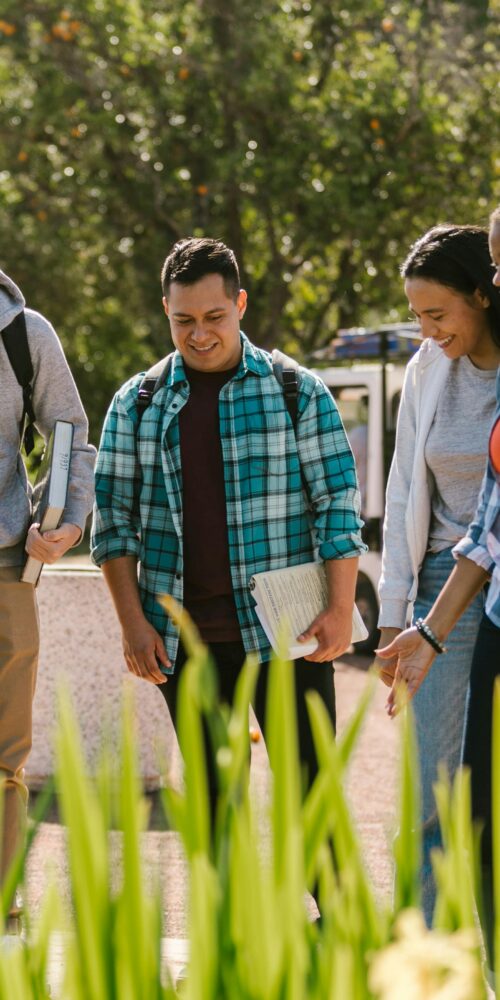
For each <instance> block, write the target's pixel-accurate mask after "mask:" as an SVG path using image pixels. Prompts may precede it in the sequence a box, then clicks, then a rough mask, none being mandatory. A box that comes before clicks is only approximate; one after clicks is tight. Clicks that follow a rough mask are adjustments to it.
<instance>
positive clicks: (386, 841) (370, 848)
mask: <svg viewBox="0 0 500 1000" xmlns="http://www.w3.org/2000/svg"><path fill="white" fill-rule="evenodd" d="M368 662H369V661H368V660H367V659H366V658H362V657H346V658H345V660H344V661H342V662H340V663H338V665H337V669H336V691H337V711H338V728H339V732H342V728H343V726H344V725H345V722H346V719H348V718H349V716H350V715H351V713H352V711H353V709H354V707H355V705H356V703H357V701H358V698H359V696H360V694H361V692H362V690H363V688H364V685H365V684H366V682H367V677H366V669H367V665H368ZM385 697H386V689H385V688H384V687H383V686H382V684H380V685H379V687H378V688H377V691H376V696H375V699H374V703H373V705H372V707H371V710H370V712H369V715H368V718H367V722H366V725H365V728H364V730H363V733H362V735H361V739H360V741H359V744H358V747H357V750H356V752H355V755H354V758H353V761H352V765H351V768H350V771H349V775H348V780H347V789H348V796H349V799H350V801H351V804H352V808H353V812H354V815H355V817H356V819H357V823H358V827H359V832H360V836H361V840H362V844H363V849H364V853H365V857H366V863H367V867H368V870H369V872H370V874H371V878H372V880H373V883H374V885H375V888H376V890H377V892H378V893H379V894H380V896H384V895H389V893H390V890H391V862H390V841H391V837H392V834H393V831H394V816H395V798H396V765H397V759H396V758H397V745H398V726H397V723H394V722H391V721H390V720H389V719H388V718H387V716H386V715H385V713H384V702H385ZM251 791H252V795H253V796H254V797H255V798H256V800H257V803H258V807H259V808H260V807H261V806H263V805H264V804H265V799H266V796H267V795H268V791H269V765H268V761H267V754H266V750H265V747H264V744H263V742H262V741H260V742H259V743H256V744H253V746H252V779H251ZM112 836H116V837H117V846H118V838H119V835H118V834H112ZM143 850H144V861H145V870H146V877H147V878H148V880H151V882H153V881H154V882H155V883H156V882H157V878H158V872H160V873H163V875H164V878H163V884H162V889H163V905H164V921H165V922H164V926H165V930H166V935H167V937H166V939H165V941H164V955H165V961H166V963H167V964H168V965H169V967H170V968H171V970H172V972H173V974H174V976H175V975H177V973H178V972H179V969H180V967H181V966H182V965H184V964H185V961H186V956H187V950H186V945H187V942H186V933H187V931H186V906H185V900H186V879H187V873H186V865H185V860H184V856H183V852H182V849H181V845H180V841H179V838H178V836H177V834H175V833H172V832H162V831H150V832H147V833H145V834H144V837H143ZM49 870H51V871H52V872H53V873H54V874H55V878H56V881H57V883H58V885H59V887H60V889H61V891H62V893H63V895H64V896H65V897H66V898H69V888H68V884H69V883H68V867H67V859H66V853H65V831H64V828H63V827H62V826H61V825H59V824H57V823H43V824H42V825H41V828H40V831H39V833H38V836H37V838H36V840H35V842H34V845H33V848H32V851H31V855H30V858H29V864H28V878H27V902H28V905H29V907H30V911H31V912H32V914H33V915H34V916H36V914H37V912H38V911H39V908H40V904H41V900H42V896H43V892H44V888H45V886H46V884H47V880H48V877H49V875H48V872H49ZM309 905H310V908H311V913H314V912H315V904H314V902H313V901H312V900H310V904H309ZM62 947H63V942H62V939H61V938H60V937H56V938H55V939H54V941H53V942H52V955H51V962H50V980H51V985H52V990H53V995H54V996H57V992H58V987H59V983H60V976H61V969H62V962H61V958H62Z"/></svg>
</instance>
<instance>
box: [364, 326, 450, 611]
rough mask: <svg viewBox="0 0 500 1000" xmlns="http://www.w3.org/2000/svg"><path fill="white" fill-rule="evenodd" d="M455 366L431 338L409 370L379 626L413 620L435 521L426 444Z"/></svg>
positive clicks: (391, 490) (388, 513) (388, 511)
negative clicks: (432, 516)
mask: <svg viewBox="0 0 500 1000" xmlns="http://www.w3.org/2000/svg"><path fill="white" fill-rule="evenodd" d="M449 365H450V362H449V360H448V358H447V357H446V356H445V355H444V354H443V352H442V351H441V350H440V348H439V347H436V345H435V344H434V343H433V342H432V341H431V340H429V339H427V340H425V341H424V343H423V344H422V347H421V348H420V350H419V351H417V353H416V354H415V355H414V356H413V358H412V359H411V361H410V362H409V364H408V368H407V371H406V376H405V381H404V385H403V392H402V395H401V405H400V408H399V416H398V424H397V431H396V447H395V451H394V458H393V460H392V465H391V471H390V473H389V480H388V483H387V493H386V508H385V520H384V546H383V552H382V573H381V576H380V582H379V596H380V615H379V622H378V624H379V627H383V626H387V627H389V626H392V627H394V628H401V629H403V628H405V626H406V624H407V623H408V622H409V620H410V618H411V613H412V608H413V603H414V601H415V597H416V595H417V586H418V575H419V572H420V568H421V566H422V562H423V560H424V556H425V553H426V550H427V543H428V539H429V527H430V519H431V490H430V485H429V472H428V469H427V465H426V462H425V455H424V451H425V443H426V440H427V436H428V434H429V430H430V427H431V424H432V421H433V419H434V414H435V412H436V407H437V404H438V399H439V395H440V392H441V389H442V387H443V385H444V383H445V381H446V376H447V374H448V370H449Z"/></svg>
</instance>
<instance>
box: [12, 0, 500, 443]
mask: <svg viewBox="0 0 500 1000" xmlns="http://www.w3.org/2000/svg"><path fill="white" fill-rule="evenodd" d="M499 14H500V0H490V3H486V2H480V0H479V2H477V0H476V2H474V0H470V2H460V3H457V2H446V0H445V2H441V0H411V2H410V0H399V2H394V3H393V4H391V5H390V6H388V5H387V3H385V2H383V0H362V3H359V2H354V0H343V2H342V3H340V2H339V0H303V2H298V0H282V2H281V3H278V2H275V0H231V3H227V0H182V3H181V2H180V0H75V3H74V4H73V3H68V4H67V5H66V6H64V7H63V6H61V4H60V3H54V2H53V0H24V2H23V4H21V5H19V6H16V7H14V6H12V7H10V8H9V9H7V8H6V7H3V6H2V15H1V19H0V137H1V142H2V150H3V156H2V161H1V163H0V225H1V232H2V237H3V250H2V254H1V257H0V263H1V266H2V267H3V268H4V269H5V270H6V271H7V272H8V273H10V274H11V275H12V276H13V277H14V279H15V280H17V281H18V283H19V284H20V285H21V287H22V288H23V291H24V292H25V294H26V297H27V299H28V302H29V304H30V305H32V306H33V307H35V308H38V309H40V310H41V311H42V312H44V313H45V314H46V315H47V317H48V318H49V319H50V320H51V321H52V322H53V323H54V325H55V326H56V329H57V330H58V332H59V334H60V336H61V338H62V340H63V343H64V345H65V349H66V351H67V354H68V357H69V359H70V362H71V364H72V366H73V368H74V371H75V374H76V377H77V380H78V383H79V386H80V389H81V391H82V395H83V398H84V402H85V404H86V406H87V409H88V412H89V415H90V417H91V427H92V432H93V437H94V439H95V437H96V435H97V434H98V431H99V426H100V423H101V421H102V418H103V416H104V412H105V409H106V406H107V404H108V402H109V399H110V397H111V395H112V393H113V391H114V389H115V388H116V387H117V386H118V385H119V384H120V383H121V382H122V381H123V380H124V379H125V378H127V377H128V375H131V374H133V373H134V372H136V371H139V370H143V369H144V368H146V367H147V366H148V365H149V364H150V363H151V362H152V361H153V360H155V359H156V358H157V357H160V356H161V355H162V354H165V353H167V351H168V349H169V338H168V325H167V323H166V319H165V316H164V314H163V311H162V308H161V301H160V299H161V291H160V284H159V272H160V269H161V265H162V262H163V260H164V258H165V256H166V254H167V253H168V251H169V249H170V247H171V245H172V244H173V242H174V241H175V240H176V239H178V238H180V237H182V236H185V235H191V234H195V235H202V234H203V235H210V236H214V237H218V238H221V239H223V240H225V241H226V242H227V243H228V244H229V245H230V246H232V247H233V249H234V250H235V252H236V254H237V257H238V259H239V262H240V265H241V270H242V276H243V283H244V286H245V287H246V288H247V290H248V292H249V302H250V305H249V309H248V312H247V315H246V317H245V330H246V331H247V332H248V334H249V335H250V336H251V338H252V339H254V340H255V341H256V342H257V343H260V344H263V345H265V346H268V347H270V346H274V345H276V344H279V345H280V346H282V347H284V348H285V349H287V350H289V351H291V352H292V353H295V354H296V355H298V356H302V357H307V354H308V353H309V352H310V351H311V350H312V349H313V348H317V347H320V346H322V345H323V344H325V343H326V342H327V341H328V340H329V339H330V338H331V337H332V335H333V333H334V331H335V329H336V328H337V327H338V326H339V325H340V326H348V325H354V324H360V323H363V324H367V323H370V322H374V321H380V320H384V321H394V320H397V319H398V318H405V317H406V315H407V307H406V306H405V304H404V301H403V296H402V291H401V283H400V278H399V274H398V266H399V263H400V261H401V259H402V258H403V257H404V256H405V254H406V251H407V249H408V247H409V245H410V243H411V242H412V241H413V240H414V239H415V238H416V237H417V236H418V235H420V234H421V233H422V232H423V231H425V229H427V228H428V227H429V226H430V225H433V224H434V223H436V222H438V221H445V220H448V221H454V222H459V223H461V222H476V223H477V222H479V223H485V222H486V220H487V216H488V213H489V211H490V210H491V208H492V207H493V206H494V204H495V200H498V198H499V195H500V143H499V120H500V115H499V110H500V108H499V104H500V100H499V95H498V68H499V67H498V55H497V53H498V49H499V42H500V18H499Z"/></svg>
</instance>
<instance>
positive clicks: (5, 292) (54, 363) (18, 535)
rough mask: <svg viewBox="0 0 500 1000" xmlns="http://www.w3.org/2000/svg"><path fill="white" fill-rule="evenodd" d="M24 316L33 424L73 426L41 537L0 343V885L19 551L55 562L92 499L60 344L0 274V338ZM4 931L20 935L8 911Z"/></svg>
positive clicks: (31, 644)
mask: <svg viewBox="0 0 500 1000" xmlns="http://www.w3.org/2000/svg"><path fill="white" fill-rule="evenodd" d="M23 309H24V310H25V321H26V332H27V339H28V345H29V350H30V354H31V361H32V365H33V379H32V402H33V409H34V412H35V418H36V420H35V426H36V427H37V429H38V430H39V432H40V433H41V435H42V436H43V438H44V439H45V441H47V440H48V438H49V435H50V432H51V430H52V428H53V426H54V423H55V421H56V420H58V419H59V420H68V421H71V422H72V423H73V424H74V439H73V450H72V456H71V467H70V479H69V486H68V496H67V503H66V508H65V511H64V515H63V519H62V524H61V526H60V527H59V528H58V529H57V530H55V531H50V532H46V533H45V534H44V535H43V536H42V535H41V534H40V532H39V531H38V527H37V526H36V525H32V526H31V527H30V518H31V486H30V483H29V480H28V476H27V474H26V468H25V465H24V462H23V459H22V455H21V450H20V449H21V424H22V422H23V393H22V388H21V386H20V385H19V383H18V381H17V379H16V376H15V374H14V371H13V369H12V366H11V363H10V361H9V358H8V356H7V352H6V349H5V345H4V341H3V336H0V385H1V389H2V394H1V395H2V405H1V407H0V785H1V786H3V790H4V804H3V837H2V843H1V853H0V884H1V882H2V880H3V878H4V876H5V874H6V872H7V870H8V868H9V865H10V863H11V862H12V859H13V857H14V855H15V853H16V851H17V849H18V847H19V846H20V844H21V843H22V839H23V836H24V827H25V820H26V812H27V800H28V790H27V787H26V784H25V781H24V765H25V763H26V759H27V757H28V754H29V752H30V749H31V726H32V701H33V695H34V690H35V681H36V671H37V662H38V645H39V635H38V611H37V604H36V596H35V589H34V587H33V586H32V585H31V584H27V583H21V582H20V579H19V578H20V573H21V569H22V565H23V563H24V559H25V549H26V551H27V552H28V553H29V554H30V555H33V556H35V557H36V558H37V559H41V560H42V561H43V562H46V563H53V562H55V561H56V559H59V558H60V556H62V555H63V554H64V553H65V552H66V551H67V550H68V549H69V548H71V546H73V545H75V544H76V543H77V542H78V541H79V539H80V538H81V535H82V532H83V529H84V527H85V521H86V518H87V515H88V514H89V512H90V510H91V507H92V502H93V496H94V475H93V468H94V460H95V448H94V447H93V446H92V445H89V444H88V441H87V436H88V422H87V418H86V416H85V412H84V410H83V407H82V404H81V401H80V397H79V395H78V390H77V388H76V385H75V383H74V380H73V377H72V375H71V372H70V370H69V368H68V364H67V362H66V358H65V356H64V352H63V349H62V347H61V343H60V341H59V339H58V337H57V335H56V333H55V331H54V329H53V327H52V326H51V325H50V323H49V322H48V321H47V320H46V319H44V317H43V316H41V315H40V313H37V312H33V311H32V310H31V309H25V301H24V297H23V295H22V293H21V292H20V290H19V288H18V287H17V286H16V285H15V284H14V282H13V281H11V279H10V278H8V277H7V275H6V274H4V273H3V272H2V271H0V332H2V331H4V330H5V329H6V328H7V327H8V326H10V324H11V323H12V321H13V320H14V318H15V317H16V316H17V315H18V314H19V313H20V312H21V311H22V310H23ZM7 929H8V930H12V931H16V930H18V929H19V919H18V912H17V910H16V908H15V906H14V903H13V906H12V910H11V918H10V920H9V922H8V928H7Z"/></svg>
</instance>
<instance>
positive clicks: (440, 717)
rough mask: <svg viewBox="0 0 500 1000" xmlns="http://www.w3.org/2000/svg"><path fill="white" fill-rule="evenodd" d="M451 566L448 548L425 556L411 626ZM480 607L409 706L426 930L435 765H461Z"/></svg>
mask: <svg viewBox="0 0 500 1000" xmlns="http://www.w3.org/2000/svg"><path fill="white" fill-rule="evenodd" d="M454 565H455V560H454V559H453V556H452V554H451V548H450V549H444V550H443V551H442V552H438V553H428V555H427V556H426V557H425V560H424V563H423V565H422V569H421V571H420V577H419V582H418V593H417V599H416V601H415V608H414V612H413V620H414V621H415V620H416V619H417V618H421V617H422V618H423V617H425V615H426V614H427V613H428V612H429V611H430V608H431V607H432V605H433V603H434V601H435V600H436V597H437V596H438V594H439V591H440V590H441V587H442V586H443V584H444V583H445V582H446V580H447V579H448V577H449V575H450V573H451V571H452V569H453V567H454ZM483 607H484V596H483V594H479V595H478V596H477V597H476V598H475V599H474V601H473V602H472V604H471V605H470V606H469V608H468V609H467V611H466V612H465V613H464V614H463V615H462V617H461V618H460V620H459V621H458V622H457V624H456V625H455V628H454V629H453V631H452V632H450V635H449V636H448V638H447V640H446V647H447V649H448V652H447V653H444V654H442V655H441V656H438V657H436V659H435V660H434V663H433V665H432V668H431V670H430V671H429V673H428V675H427V677H426V679H425V681H424V683H423V684H422V686H421V687H420V688H419V690H418V691H417V694H416V695H415V697H414V699H413V703H412V704H413V709H414V713H415V722H416V729H417V743H418V748H419V759H420V779H421V794H422V803H421V805H422V826H423V843H422V872H421V881H422V907H423V911H424V916H425V919H426V922H427V925H428V926H431V924H432V915H433V912H434V904H435V899H436V887H435V883H434V876H433V873H432V863H431V857H430V855H431V851H432V849H433V848H434V847H439V846H441V835H440V830H439V823H438V819H437V812H436V803H435V799H434V793H433V790H432V786H433V784H434V782H435V781H437V777H438V764H439V763H441V762H443V763H444V764H445V765H446V768H447V771H448V774H449V776H450V778H451V779H452V778H453V776H454V774H455V771H456V770H457V767H458V766H459V764H460V762H461V751H462V741H463V733H464V721H465V710H466V703H467V691H468V686H469V676H470V671H471V664H472V655H473V652H474V645H475V642H476V636H477V632H478V628H479V622H480V620H481V616H482V612H483Z"/></svg>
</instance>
